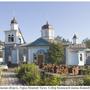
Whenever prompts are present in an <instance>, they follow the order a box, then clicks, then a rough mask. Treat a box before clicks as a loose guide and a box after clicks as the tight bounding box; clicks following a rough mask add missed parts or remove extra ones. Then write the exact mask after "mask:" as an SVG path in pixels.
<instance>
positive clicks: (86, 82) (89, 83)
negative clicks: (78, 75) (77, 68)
mask: <svg viewBox="0 0 90 90" xmlns="http://www.w3.org/2000/svg"><path fill="white" fill-rule="evenodd" d="M83 80H84V85H85V86H90V75H87V76H85V77H84V79H83Z"/></svg>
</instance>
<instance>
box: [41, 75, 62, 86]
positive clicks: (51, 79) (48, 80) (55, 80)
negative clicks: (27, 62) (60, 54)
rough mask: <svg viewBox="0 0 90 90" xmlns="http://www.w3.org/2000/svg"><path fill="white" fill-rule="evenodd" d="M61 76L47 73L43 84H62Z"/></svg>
mask: <svg viewBox="0 0 90 90" xmlns="http://www.w3.org/2000/svg"><path fill="white" fill-rule="evenodd" d="M60 80H61V78H60V77H59V76H55V75H54V76H53V75H49V76H48V75H47V76H46V77H45V78H43V79H42V80H41V85H45V86H58V85H60Z"/></svg>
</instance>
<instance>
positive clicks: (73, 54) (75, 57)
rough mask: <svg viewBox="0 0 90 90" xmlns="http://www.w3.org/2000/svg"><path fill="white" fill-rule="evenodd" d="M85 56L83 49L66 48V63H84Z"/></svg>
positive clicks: (81, 64) (80, 64)
mask: <svg viewBox="0 0 90 90" xmlns="http://www.w3.org/2000/svg"><path fill="white" fill-rule="evenodd" d="M80 54H82V61H80ZM85 60H86V56H85V52H84V50H82V51H80V50H78V51H74V50H70V49H68V48H66V65H79V66H83V65H84V64H85Z"/></svg>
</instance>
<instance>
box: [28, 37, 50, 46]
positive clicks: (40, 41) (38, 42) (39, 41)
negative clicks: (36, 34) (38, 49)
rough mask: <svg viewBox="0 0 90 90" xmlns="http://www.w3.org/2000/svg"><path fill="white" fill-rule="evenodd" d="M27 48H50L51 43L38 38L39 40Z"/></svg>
mask: <svg viewBox="0 0 90 90" xmlns="http://www.w3.org/2000/svg"><path fill="white" fill-rule="evenodd" d="M27 46H49V42H48V41H46V40H45V39H43V38H38V39H37V40H35V41H34V42H32V43H30V44H28V45H27Z"/></svg>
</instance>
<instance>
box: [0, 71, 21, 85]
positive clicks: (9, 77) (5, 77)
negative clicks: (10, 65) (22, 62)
mask: <svg viewBox="0 0 90 90" xmlns="http://www.w3.org/2000/svg"><path fill="white" fill-rule="evenodd" d="M0 85H1V86H2V85H5V86H12V85H14V86H15V85H18V86H22V84H21V83H20V82H19V80H18V78H17V77H16V73H14V72H12V71H9V70H8V71H5V72H2V80H1V82H0Z"/></svg>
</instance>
